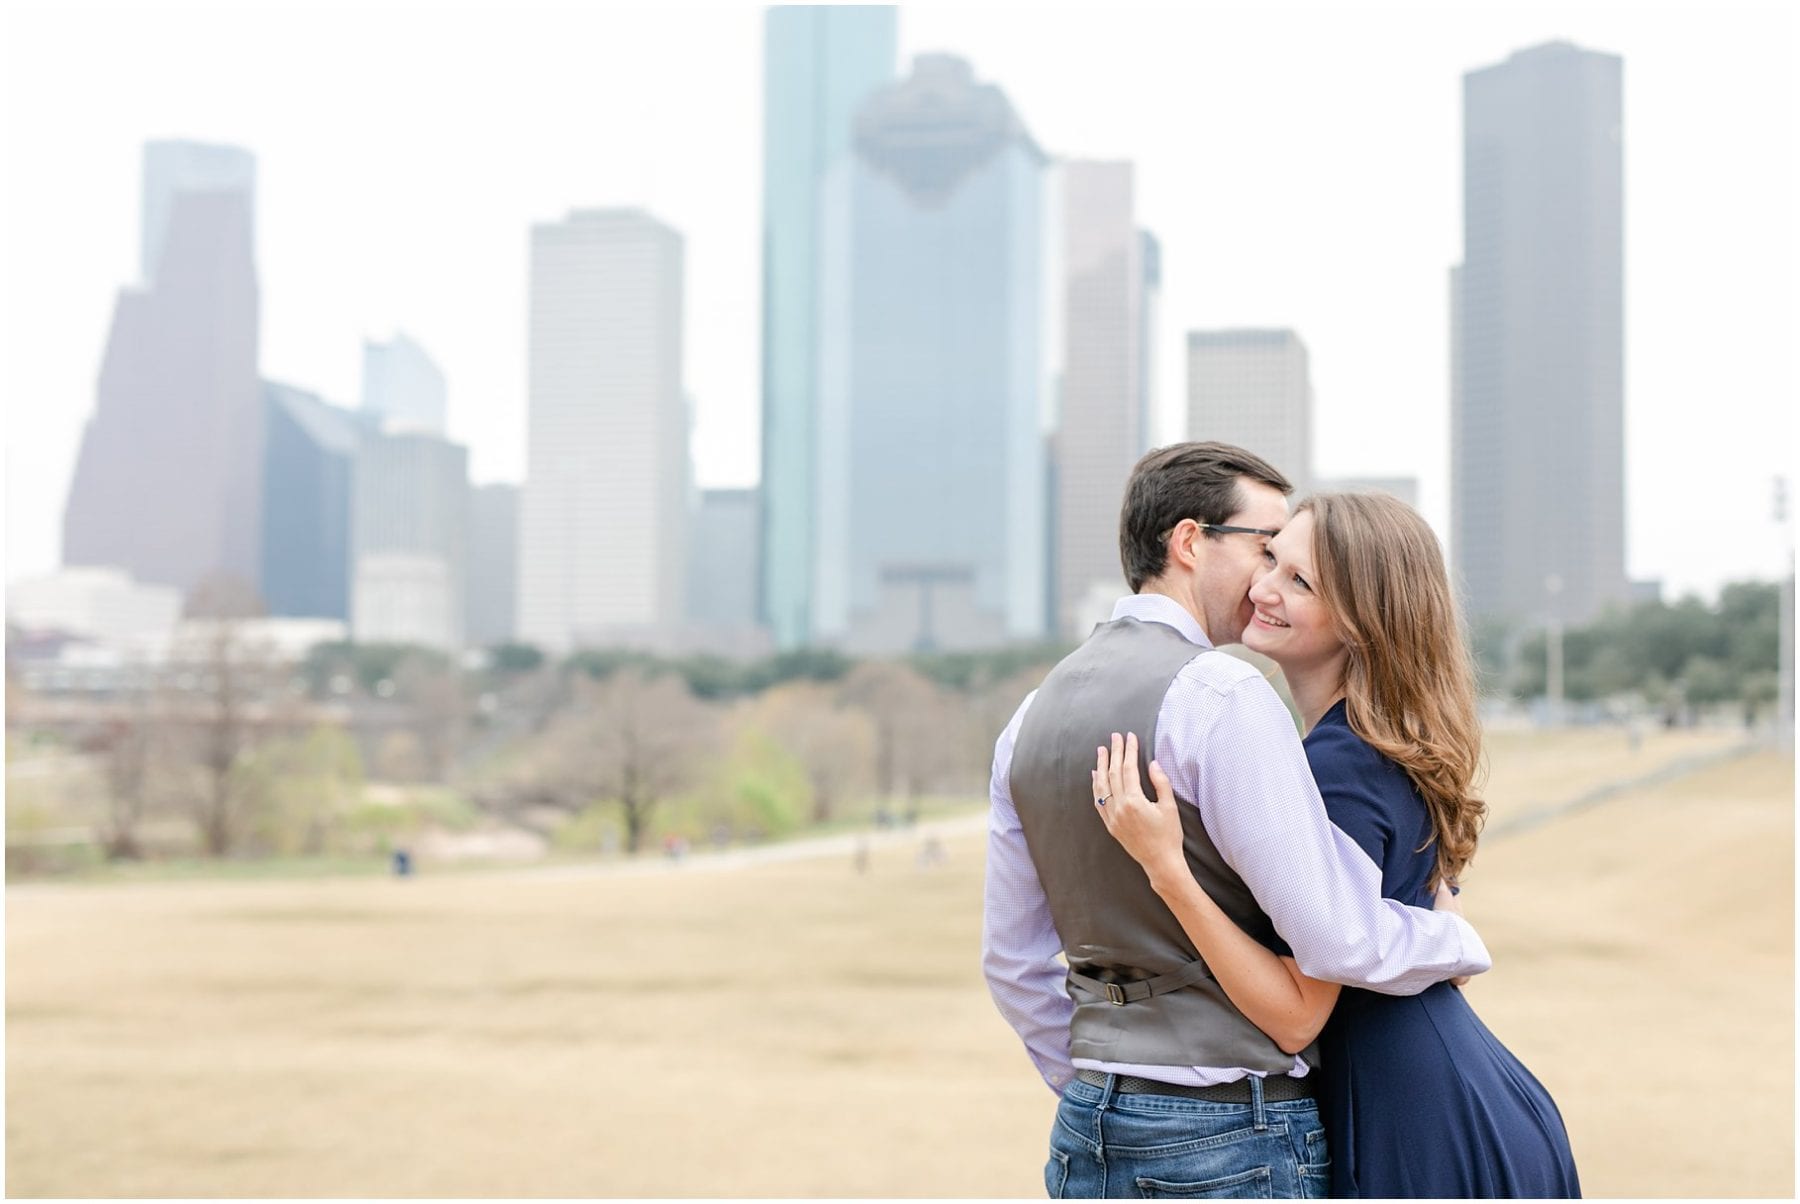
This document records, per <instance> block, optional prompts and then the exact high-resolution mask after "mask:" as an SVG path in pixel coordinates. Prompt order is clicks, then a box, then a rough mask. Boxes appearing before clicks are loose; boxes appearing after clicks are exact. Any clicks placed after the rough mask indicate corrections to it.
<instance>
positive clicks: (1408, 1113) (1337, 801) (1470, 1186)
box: [1306, 702, 1581, 1199]
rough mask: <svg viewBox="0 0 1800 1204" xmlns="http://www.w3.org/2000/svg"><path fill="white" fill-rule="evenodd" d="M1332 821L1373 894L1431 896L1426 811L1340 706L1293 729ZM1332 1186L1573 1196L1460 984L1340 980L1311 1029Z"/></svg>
mask: <svg viewBox="0 0 1800 1204" xmlns="http://www.w3.org/2000/svg"><path fill="white" fill-rule="evenodd" d="M1306 757H1307V760H1308V761H1309V762H1310V763H1311V765H1312V772H1313V778H1314V780H1316V781H1317V782H1318V784H1319V793H1320V794H1321V795H1323V796H1324V799H1325V809H1326V811H1327V812H1328V813H1329V814H1330V816H1331V821H1332V823H1334V824H1336V825H1337V826H1338V827H1339V828H1340V829H1342V830H1343V832H1344V833H1345V834H1346V835H1347V836H1349V837H1351V838H1352V839H1354V840H1355V841H1356V843H1357V844H1359V845H1361V846H1362V848H1363V850H1364V851H1365V852H1367V853H1368V854H1369V856H1370V857H1371V858H1372V859H1374V862H1375V864H1376V865H1378V866H1380V867H1381V893H1382V894H1383V895H1384V896H1385V897H1387V898H1389V899H1397V900H1399V901H1400V902H1402V903H1410V904H1413V905H1415V906H1418V907H1430V906H1431V905H1432V896H1431V894H1430V892H1429V891H1428V890H1427V889H1426V888H1427V886H1428V884H1429V883H1430V881H1431V875H1432V870H1433V868H1434V866H1435V864H1436V847H1435V846H1428V847H1426V848H1424V849H1423V851H1420V846H1421V845H1426V842H1427V841H1429V840H1430V839H1431V818H1430V816H1429V815H1428V814H1427V812H1426V810H1425V803H1424V800H1423V799H1422V798H1421V797H1420V796H1419V793H1418V791H1417V790H1416V789H1414V787H1413V784H1412V781H1411V780H1410V779H1409V778H1408V777H1407V776H1406V772H1405V771H1404V770H1403V769H1401V768H1400V767H1399V766H1398V765H1396V764H1394V762H1392V761H1390V760H1388V759H1387V758H1386V757H1384V756H1382V755H1381V754H1380V753H1378V752H1376V751H1375V750H1374V749H1373V748H1371V747H1370V746H1369V745H1368V744H1366V743H1364V742H1363V740H1362V738H1361V737H1359V736H1358V735H1357V734H1356V733H1355V732H1353V731H1351V730H1350V724H1349V721H1348V720H1347V719H1346V718H1345V714H1344V704H1343V703H1342V702H1339V703H1338V704H1337V705H1335V706H1333V707H1332V708H1331V709H1330V710H1329V711H1327V712H1326V713H1325V716H1324V718H1322V719H1320V720H1319V723H1318V725H1317V726H1316V727H1314V728H1313V730H1312V732H1311V733H1310V734H1309V735H1308V736H1307V738H1306ZM1319 1054H1320V1075H1321V1077H1320V1081H1319V1092H1320V1094H1319V1110H1320V1114H1321V1117H1322V1119H1323V1120H1324V1122H1325V1130H1326V1133H1327V1134H1328V1136H1329V1139H1330V1143H1331V1194H1332V1195H1333V1196H1364V1197H1377V1196H1381V1197H1397V1196H1398V1197H1420V1196H1436V1197H1452V1198H1457V1197H1460V1198H1465V1199H1467V1198H1496V1197H1515V1198H1516V1197H1537V1198H1544V1197H1575V1196H1579V1195H1580V1194H1581V1185H1580V1183H1579V1181H1578V1180H1577V1179H1576V1176H1575V1159H1574V1156H1573V1155H1572V1154H1571V1153H1570V1152H1569V1135H1568V1133H1567V1131H1565V1130H1564V1128H1563V1122H1562V1114H1561V1113H1559V1112H1558V1111H1557V1110H1556V1104H1555V1103H1554V1102H1552V1101H1551V1099H1550V1093H1549V1092H1547V1091H1545V1090H1544V1088H1543V1085H1542V1084H1541V1083H1539V1082H1538V1081H1537V1079H1535V1078H1533V1077H1532V1074H1531V1072H1530V1071H1529V1070H1526V1069H1525V1067H1524V1066H1523V1065H1522V1064H1521V1063H1520V1062H1519V1060H1518V1059H1517V1058H1515V1057H1513V1055H1512V1054H1510V1053H1508V1052H1507V1049H1506V1047H1505V1046H1504V1045H1502V1044H1500V1042H1499V1041H1498V1040H1497V1039H1496V1038H1495V1037H1494V1034H1492V1033H1490V1032H1489V1031H1488V1029H1487V1026H1486V1025H1485V1024H1483V1023H1482V1022H1481V1019H1480V1017H1478V1016H1476V1015H1475V1012H1474V1009H1472V1008H1471V1007H1470V1006H1469V1004H1468V1002H1467V1000H1465V999H1464V998H1463V994H1462V992H1461V991H1459V990H1458V989H1457V988H1455V987H1453V986H1451V985H1450V984H1449V983H1442V982H1441V983H1438V984H1437V985H1435V986H1432V987H1429V988H1427V989H1426V990H1425V991H1423V992H1421V993H1420V994H1418V995H1412V996H1394V995H1381V994H1377V993H1376V992H1373V991H1362V990H1356V989H1354V988H1351V987H1345V988H1344V990H1343V992H1342V994H1340V995H1339V997H1338V1002H1337V1007H1336V1008H1335V1009H1334V1010H1333V1011H1332V1014H1331V1019H1330V1020H1329V1021H1328V1022H1327V1023H1326V1025H1325V1030H1324V1032H1322V1033H1320V1034H1319Z"/></svg>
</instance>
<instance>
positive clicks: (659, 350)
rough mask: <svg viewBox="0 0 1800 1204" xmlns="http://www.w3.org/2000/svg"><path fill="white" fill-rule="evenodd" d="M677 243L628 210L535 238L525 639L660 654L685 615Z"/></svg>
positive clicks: (522, 605) (576, 221) (523, 550)
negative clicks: (652, 648) (640, 648)
mask: <svg viewBox="0 0 1800 1204" xmlns="http://www.w3.org/2000/svg"><path fill="white" fill-rule="evenodd" d="M682 261H683V251H682V241H681V235H679V234H678V233H676V232H675V231H674V230H673V229H671V228H670V227H668V226H666V225H664V224H663V223H662V222H659V221H657V220H656V219H655V218H653V217H651V216H649V215H648V214H646V213H644V212H642V211H641V210H637V209H598V210H578V211H576V212H574V213H571V214H570V215H569V216H568V218H567V219H565V220H564V221H561V222H546V223H543V224H540V225H537V226H534V227H533V228H532V232H531V352H530V415H529V420H528V421H529V431H528V437H527V466H526V478H525V487H524V493H523V496H522V498H521V501H520V505H521V526H520V531H521V542H520V549H519V612H518V620H519V633H520V638H521V639H523V640H525V641H527V642H529V643H534V644H538V645H540V646H542V647H545V648H549V649H553V650H558V651H562V650H567V649H569V648H571V647H574V646H577V645H582V644H611V643H633V644H643V645H661V644H664V643H666V642H667V641H668V640H669V639H670V638H671V635H672V633H673V631H674V630H675V629H676V628H678V627H679V625H680V623H681V619H682V616H683V613H684V610H685V607H686V602H687V599H686V596H685V593H684V588H683V584H684V577H685V571H684V570H685V567H686V555H687V549H686V542H687V508H688V489H689V478H690V476H691V474H690V472H689V467H688V441H687V440H688V413H687V404H686V398H685V395H684V394H683V392H682V383H681V373H682V368H681V354H682V351H681V349H682V331H681V327H682V275H683V266H682Z"/></svg>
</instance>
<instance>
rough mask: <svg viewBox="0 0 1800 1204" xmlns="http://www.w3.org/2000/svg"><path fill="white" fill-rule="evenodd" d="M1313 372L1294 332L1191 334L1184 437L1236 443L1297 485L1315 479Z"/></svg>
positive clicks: (1303, 487) (1300, 487)
mask: <svg viewBox="0 0 1800 1204" xmlns="http://www.w3.org/2000/svg"><path fill="white" fill-rule="evenodd" d="M1312 407H1313V392H1312V375H1311V371H1310V369H1309V368H1308V366H1307V358H1306V344H1305V343H1302V342H1301V341H1300V336H1299V335H1297V334H1295V333H1294V332H1293V331H1291V330H1195V331H1190V332H1189V333H1188V406H1187V420H1188V438H1190V439H1204V440H1217V441H1219V442H1221V443H1235V444H1237V445H1238V446H1239V447H1242V448H1245V449H1247V450H1249V451H1253V452H1255V453H1256V454H1257V455H1259V456H1261V457H1262V458H1263V459H1265V460H1267V461H1269V463H1271V464H1273V465H1274V466H1275V467H1276V468H1277V469H1279V470H1280V471H1281V472H1282V473H1284V474H1285V475H1286V476H1287V478H1288V480H1290V481H1292V482H1293V483H1294V486H1295V488H1296V489H1297V490H1299V491H1301V492H1304V491H1305V490H1306V489H1307V488H1308V487H1309V482H1310V481H1311V479H1312Z"/></svg>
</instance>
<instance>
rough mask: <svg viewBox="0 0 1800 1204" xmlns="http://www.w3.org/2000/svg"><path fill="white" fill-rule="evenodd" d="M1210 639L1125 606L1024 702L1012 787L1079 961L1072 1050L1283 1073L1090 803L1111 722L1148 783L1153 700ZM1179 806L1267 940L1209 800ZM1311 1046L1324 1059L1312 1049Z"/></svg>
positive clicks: (1194, 850)
mask: <svg viewBox="0 0 1800 1204" xmlns="http://www.w3.org/2000/svg"><path fill="white" fill-rule="evenodd" d="M1200 652H1201V649H1200V648H1199V647H1197V646H1196V645H1194V644H1192V643H1190V642H1189V641H1188V640H1187V638H1186V637H1184V636H1183V635H1182V634H1181V633H1180V632H1178V631H1176V630H1175V629H1174V628H1173V627H1170V626H1168V625H1167V624H1165V623H1148V622H1141V621H1139V620H1137V619H1115V620H1114V621H1112V622H1110V623H1102V624H1101V625H1100V626H1098V627H1096V628H1095V629H1094V634H1093V635H1092V636H1090V637H1089V638H1088V640H1087V642H1086V643H1085V644H1083V645H1082V646H1081V647H1080V648H1078V649H1076V650H1075V651H1074V652H1072V653H1070V654H1069V655H1068V656H1067V657H1065V658H1064V659H1063V661H1062V663H1060V664H1058V665H1057V666H1056V668H1054V669H1052V670H1051V671H1050V675H1049V676H1048V677H1046V678H1045V679H1044V684H1043V685H1042V686H1040V687H1039V688H1038V693H1037V697H1036V698H1035V699H1033V700H1032V703H1031V708H1030V709H1029V710H1028V711H1026V712H1025V719H1024V722H1023V723H1022V724H1021V725H1020V727H1019V735H1018V739H1017V741H1016V742H1015V743H1014V745H1013V760H1012V800H1013V805H1014V807H1016V808H1017V810H1018V813H1019V822H1020V824H1021V826H1022V827H1023V828H1024V831H1025V843H1026V845H1027V846H1028V847H1029V848H1030V850H1031V860H1032V862H1033V864H1034V865H1036V867H1037V872H1038V878H1039V879H1040V880H1041V881H1042V882H1043V886H1044V894H1045V895H1046V897H1047V898H1048V899H1049V903H1050V914H1051V916H1052V917H1053V918H1054V919H1055V921H1056V931H1057V933H1058V935H1060V936H1061V937H1062V941H1063V954H1064V956H1065V957H1066V958H1067V959H1068V963H1069V971H1070V973H1069V997H1070V998H1071V999H1073V1000H1074V1001H1075V1015H1074V1018H1073V1020H1072V1021H1071V1022H1070V1032H1069V1038H1070V1052H1071V1054H1072V1055H1073V1056H1074V1057H1077V1058H1093V1059H1095V1060H1097V1061H1101V1062H1115V1063H1129V1064H1133V1065H1141V1066H1213V1067H1226V1066H1241V1067H1244V1068H1246V1069H1249V1070H1260V1071H1270V1072H1273V1073H1276V1074H1282V1073H1286V1072H1287V1071H1288V1070H1290V1069H1291V1068H1292V1067H1293V1064H1294V1060H1293V1057H1292V1056H1291V1055H1289V1054H1285V1053H1283V1052H1282V1051H1281V1049H1280V1047H1278V1046H1277V1045H1276V1044H1275V1042H1274V1041H1272V1040H1270V1039H1269V1037H1268V1036H1267V1035H1265V1034H1264V1033H1263V1032H1262V1031H1261V1030H1260V1029H1258V1028H1257V1027H1256V1026H1255V1025H1254V1024H1251V1023H1250V1021H1249V1020H1247V1019H1245V1018H1244V1015H1243V1013H1242V1012H1240V1011H1238V1009H1237V1008H1236V1006H1234V1005H1233V1004H1232V1002H1231V1000H1230V999H1228V998H1227V997H1226V995H1225V991H1224V989H1223V988H1222V987H1220V986H1219V984H1218V981H1217V980H1216V979H1214V978H1213V977H1212V975H1211V973H1210V972H1209V971H1208V970H1207V969H1206V966H1205V963H1204V962H1203V961H1202V960H1201V958H1200V955H1199V953H1198V952H1196V950H1195V949H1194V945H1193V942H1192V941H1190V940H1188V937H1187V934H1186V933H1185V932H1183V931H1182V930H1181V925H1180V923H1179V922H1178V921H1177V920H1176V919H1175V916H1174V913H1172V912H1171V911H1170V910H1169V908H1168V905H1167V904H1165V903H1164V902H1163V901H1162V899H1161V898H1159V897H1158V896H1157V894H1156V892H1155V891H1153V890H1152V889H1150V880H1149V878H1148V877H1147V876H1146V875H1145V873H1144V871H1143V869H1142V867H1140V866H1139V865H1138V863H1137V862H1136V861H1134V860H1133V859H1132V857H1131V854H1129V853H1127V852H1126V851H1125V848H1124V846H1123V845H1121V844H1119V842H1118V841H1116V840H1114V839H1113V838H1112V836H1111V835H1110V834H1109V833H1108V832H1107V831H1106V825H1105V824H1104V823H1103V822H1101V819H1100V814H1099V812H1098V810H1097V809H1096V808H1095V807H1094V791H1093V769H1094V750H1095V749H1096V748H1098V747H1100V746H1101V745H1103V744H1106V743H1107V742H1108V741H1109V739H1110V738H1111V735H1112V733H1113V732H1120V733H1124V732H1136V733H1137V737H1138V750H1139V757H1138V775H1139V777H1140V779H1141V780H1142V781H1143V783H1144V792H1145V793H1146V794H1149V793H1151V786H1150V773H1149V758H1150V756H1151V753H1152V750H1153V749H1154V748H1155V747H1156V717H1157V713H1158V712H1159V711H1160V710H1161V709H1162V702H1163V696H1164V695H1165V694H1167V693H1168V692H1169V685H1170V683H1171V682H1173V681H1174V680H1175V675H1176V674H1177V673H1179V672H1180V671H1181V669H1182V666H1184V665H1186V664H1187V663H1188V662H1189V661H1191V660H1192V659H1194V657H1195V656H1196V655H1198V654H1199V653H1200ZM1213 655H1218V654H1216V653H1215V654H1213ZM1245 751H1246V752H1247V753H1248V755H1251V756H1255V755H1256V752H1255V751H1254V750H1245ZM1175 806H1176V808H1177V810H1179V812H1180V814H1181V824H1182V829H1183V835H1184V838H1185V847H1186V852H1187V860H1188V864H1189V865H1190V866H1192V867H1193V870H1194V876H1195V877H1196V878H1198V879H1199V881H1200V885H1201V886H1202V887H1204V888H1205V890H1206V893H1207V894H1209V895H1211V896H1212V897H1213V899H1214V900H1216V901H1217V902H1218V904H1219V906H1220V907H1221V908H1222V909H1223V910H1224V911H1225V914H1226V915H1228V916H1230V917H1231V918H1232V919H1233V920H1234V921H1236V922H1237V924H1238V926H1239V927H1241V928H1243V929H1244V930H1245V931H1246V932H1248V933H1250V935H1251V936H1253V937H1255V938H1256V939H1257V940H1259V941H1261V942H1263V943H1264V944H1265V945H1271V944H1272V942H1273V941H1274V939H1275V931H1274V926H1273V925H1272V924H1271V923H1270V922H1269V917H1268V916H1266V915H1265V914H1263V911H1262V909H1261V908H1260V907H1258V906H1257V904H1256V900H1255V898H1254V897H1253V896H1252V895H1251V894H1250V889H1249V887H1247V886H1245V885H1244V880H1243V879H1242V878H1239V877H1238V876H1237V874H1236V872H1235V871H1233V870H1232V868H1231V867H1230V866H1229V865H1227V864H1226V863H1225V860H1224V858H1222V857H1220V856H1219V851H1218V849H1217V848H1216V847H1215V846H1214V844H1213V842H1212V839H1211V838H1210V837H1209V836H1207V834H1206V829H1205V826H1204V825H1203V824H1202V823H1201V822H1200V810H1199V808H1198V807H1195V806H1193V805H1192V800H1189V799H1179V800H1178V801H1177V802H1176V804H1175ZM1303 1056H1304V1057H1305V1059H1306V1061H1307V1063H1308V1064H1309V1065H1317V1064H1318V1058H1317V1050H1316V1048H1308V1049H1307V1050H1306V1053H1305V1054H1304V1055H1303Z"/></svg>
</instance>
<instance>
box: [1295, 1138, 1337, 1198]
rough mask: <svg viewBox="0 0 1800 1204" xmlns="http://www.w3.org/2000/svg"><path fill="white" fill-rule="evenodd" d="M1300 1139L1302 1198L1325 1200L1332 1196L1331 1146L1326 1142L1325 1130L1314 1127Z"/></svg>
mask: <svg viewBox="0 0 1800 1204" xmlns="http://www.w3.org/2000/svg"><path fill="white" fill-rule="evenodd" d="M1295 1133H1296V1135H1297V1136H1299V1137H1300V1142H1299V1146H1300V1148H1299V1151H1298V1159H1299V1163H1300V1197H1301V1199H1304V1200H1323V1199H1325V1198H1326V1197H1327V1196H1329V1195H1331V1146H1330V1144H1329V1143H1327V1142H1326V1140H1325V1130H1324V1129H1323V1128H1318V1127H1314V1128H1311V1129H1308V1130H1306V1131H1305V1133H1304V1134H1303V1135H1301V1134H1300V1133H1299V1130H1295Z"/></svg>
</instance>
